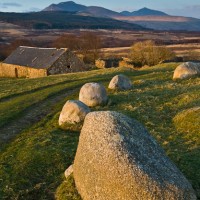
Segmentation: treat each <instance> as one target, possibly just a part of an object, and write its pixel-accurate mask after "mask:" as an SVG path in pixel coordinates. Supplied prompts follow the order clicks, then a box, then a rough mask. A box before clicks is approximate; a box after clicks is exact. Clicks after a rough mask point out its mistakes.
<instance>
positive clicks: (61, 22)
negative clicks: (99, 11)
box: [0, 11, 147, 30]
mask: <svg viewBox="0 0 200 200" xmlns="http://www.w3.org/2000/svg"><path fill="white" fill-rule="evenodd" d="M0 22H6V23H11V24H14V25H18V26H21V27H22V28H28V29H125V30H147V29H146V28H143V27H142V26H140V25H136V24H133V23H128V22H123V21H119V20H115V19H113V18H100V17H91V16H81V15H79V14H77V13H76V12H66V11H65V12H63V11H54V12H47V11H46V12H34V13H7V12H5V13H4V12H0Z"/></svg>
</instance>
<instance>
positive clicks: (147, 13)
mask: <svg viewBox="0 0 200 200" xmlns="http://www.w3.org/2000/svg"><path fill="white" fill-rule="evenodd" d="M120 14H122V15H124V16H168V14H166V13H164V12H161V11H158V10H151V9H149V8H142V9H140V10H137V11H133V12H129V11H123V12H121V13H120Z"/></svg>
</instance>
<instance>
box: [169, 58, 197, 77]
mask: <svg viewBox="0 0 200 200" xmlns="http://www.w3.org/2000/svg"><path fill="white" fill-rule="evenodd" d="M193 76H200V63H193V62H186V63H183V64H181V65H179V66H178V67H177V68H176V69H175V71H174V75H173V79H186V78H190V77H193Z"/></svg>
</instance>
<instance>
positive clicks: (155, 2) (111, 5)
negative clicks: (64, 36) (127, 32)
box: [0, 0, 200, 18]
mask: <svg viewBox="0 0 200 200" xmlns="http://www.w3.org/2000/svg"><path fill="white" fill-rule="evenodd" d="M63 1H66V0H17V1H16V0H0V11H2V12H29V11H39V10H41V9H43V8H45V7H47V6H48V5H50V4H52V3H60V2H63ZM75 2H76V3H79V4H83V5H87V6H90V5H95V6H102V7H105V8H108V9H112V10H115V11H123V10H129V11H134V10H137V9H140V8H143V7H148V8H151V9H158V10H161V11H165V12H167V13H168V14H172V15H179V16H191V17H198V18H200V0H112V2H111V0H110V1H109V0H101V1H100V0H76V1H75Z"/></svg>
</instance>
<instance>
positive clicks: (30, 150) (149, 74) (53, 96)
mask: <svg viewBox="0 0 200 200" xmlns="http://www.w3.org/2000/svg"><path fill="white" fill-rule="evenodd" d="M176 66H177V64H174V63H172V64H163V65H158V66H155V67H152V68H143V69H141V70H139V71H134V70H130V69H125V68H116V69H103V70H96V71H95V70H94V71H90V72H84V73H77V74H68V75H60V76H51V77H45V78H38V79H6V78H4V79H0V85H1V87H0V199H8V200H10V199H26V200H29V199H37V200H39V199H55V195H56V196H57V197H58V198H59V199H69V200H72V199H76V200H78V199H80V197H79V196H78V194H77V193H76V192H74V190H73V187H74V186H73V180H71V182H66V181H65V178H64V171H65V169H66V168H67V167H68V166H69V165H70V164H72V163H73V159H74V156H75V153H76V148H77V144H78V137H79V132H73V131H63V130H61V129H60V128H59V127H58V117H59V112H60V111H61V109H62V106H63V105H64V103H65V102H66V101H67V100H68V99H77V98H78V93H79V90H80V87H81V86H82V85H83V84H84V83H86V82H100V83H102V84H104V85H105V86H106V87H107V86H108V83H109V81H110V79H111V78H112V77H113V76H114V75H116V74H120V73H122V74H125V75H127V76H129V78H130V79H131V80H132V82H133V84H134V88H133V89H132V90H130V91H121V92H120V91H118V92H117V91H116V92H113V91H110V90H108V95H109V99H110V101H109V105H107V106H104V107H97V108H95V109H93V110H116V111H119V112H122V113H124V114H126V115H128V116H130V117H133V118H135V119H137V120H138V121H140V122H141V123H143V124H144V125H145V126H146V127H147V129H148V130H149V132H150V133H151V134H152V135H153V137H154V138H155V139H156V140H157V141H158V143H159V144H160V145H161V146H162V147H163V148H164V149H165V151H166V154H167V155H168V156H169V157H170V158H171V159H172V160H173V161H174V162H175V164H176V165H177V166H178V168H179V169H180V170H181V171H182V172H183V174H184V175H185V176H186V177H187V178H188V180H189V181H190V182H191V183H192V185H193V188H194V189H195V191H196V192H197V194H198V197H199V198H200V169H199V166H200V148H199V145H200V132H199V130H200V121H199V120H200V118H199V115H200V113H199V111H198V110H195V109H194V113H191V112H187V111H184V110H186V109H190V108H193V107H198V106H200V78H195V79H188V80H184V81H176V82H174V81H172V75H173V70H174V68H175V67H176ZM188 113H189V114H188ZM188 119H190V120H188ZM191 119H192V120H191ZM184 121H185V122H187V123H183V122H184ZM71 179H72V178H71ZM65 187H68V188H70V191H69V190H68V191H65ZM57 188H59V189H57ZM56 191H57V193H56Z"/></svg>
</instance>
